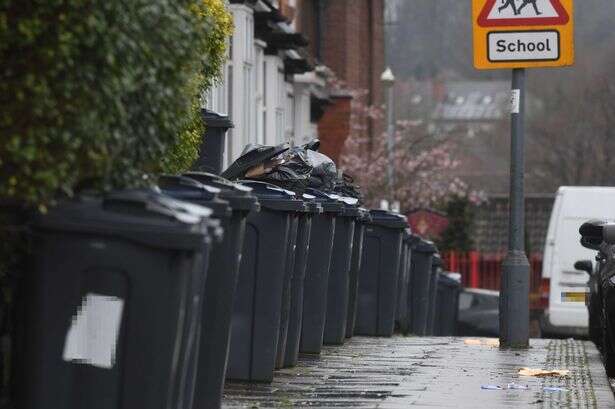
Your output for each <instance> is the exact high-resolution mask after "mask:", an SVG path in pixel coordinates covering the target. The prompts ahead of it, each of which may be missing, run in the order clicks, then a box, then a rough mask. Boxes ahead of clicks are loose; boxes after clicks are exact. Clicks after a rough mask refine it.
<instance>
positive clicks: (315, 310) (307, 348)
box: [299, 189, 344, 354]
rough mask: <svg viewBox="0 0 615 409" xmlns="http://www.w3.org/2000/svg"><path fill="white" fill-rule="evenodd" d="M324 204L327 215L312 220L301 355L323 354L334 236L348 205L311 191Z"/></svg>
mask: <svg viewBox="0 0 615 409" xmlns="http://www.w3.org/2000/svg"><path fill="white" fill-rule="evenodd" d="M306 193H308V194H310V195H312V196H315V197H316V199H315V200H316V201H317V202H318V203H320V204H321V205H322V208H323V213H322V214H320V215H316V216H315V217H314V218H313V219H312V234H311V237H310V249H309V252H308V257H307V267H306V272H305V281H304V293H303V322H302V325H301V341H300V343H299V352H302V353H307V354H320V351H321V349H322V341H323V336H324V332H325V319H326V313H327V288H328V285H329V271H330V267H331V254H332V252H333V237H334V235H335V228H336V222H337V220H336V219H337V217H338V216H339V215H340V214H341V212H342V211H343V209H344V204H343V203H342V202H340V201H338V200H336V199H334V198H333V197H331V196H330V195H328V194H326V193H324V192H321V191H319V190H315V189H307V192H306Z"/></svg>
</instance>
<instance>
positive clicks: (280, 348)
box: [275, 206, 307, 369]
mask: <svg viewBox="0 0 615 409" xmlns="http://www.w3.org/2000/svg"><path fill="white" fill-rule="evenodd" d="M306 211H307V206H305V208H304V209H303V210H302V211H301V213H299V212H296V213H292V214H291V216H290V230H289V235H288V247H287V250H286V251H287V254H286V266H285V267H284V282H283V284H282V285H283V287H282V303H281V305H280V327H279V329H278V343H277V349H276V360H275V369H280V368H282V367H283V365H284V354H285V353H286V340H287V339H288V325H289V320H290V308H291V286H292V279H293V270H294V268H295V259H296V253H297V251H296V250H297V233H298V230H299V220H300V219H301V216H300V214H301V215H305V212H306Z"/></svg>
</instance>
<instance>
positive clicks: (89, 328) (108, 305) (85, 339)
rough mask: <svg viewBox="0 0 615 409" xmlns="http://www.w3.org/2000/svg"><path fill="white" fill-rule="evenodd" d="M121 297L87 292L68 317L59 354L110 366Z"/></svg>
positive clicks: (113, 358)
mask: <svg viewBox="0 0 615 409" xmlns="http://www.w3.org/2000/svg"><path fill="white" fill-rule="evenodd" d="M123 309H124V300H122V299H121V298H117V297H113V296H109V295H101V294H93V293H88V294H87V295H86V296H85V297H83V301H82V303H81V305H80V306H79V308H78V309H77V314H76V315H74V316H73V317H72V323H71V326H70V328H69V330H68V333H67V334H66V342H65V344H64V353H63V355H62V358H63V359H64V360H65V361H68V362H79V363H81V364H87V365H91V366H95V367H98V368H105V369H111V368H113V366H114V365H115V352H116V348H117V341H118V336H119V332H120V324H121V323H122V311H123Z"/></svg>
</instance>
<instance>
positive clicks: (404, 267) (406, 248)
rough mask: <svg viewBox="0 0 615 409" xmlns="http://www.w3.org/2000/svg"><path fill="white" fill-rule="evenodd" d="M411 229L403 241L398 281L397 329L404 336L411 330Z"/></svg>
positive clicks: (407, 230) (406, 232)
mask: <svg viewBox="0 0 615 409" xmlns="http://www.w3.org/2000/svg"><path fill="white" fill-rule="evenodd" d="M411 238H412V233H411V231H410V229H409V228H408V229H406V230H405V231H404V236H403V241H402V247H401V248H402V255H401V261H400V263H399V277H398V280H397V312H396V313H395V324H396V327H397V328H398V329H399V331H400V332H401V333H402V334H407V333H408V330H409V324H410V318H409V311H408V285H409V283H410V260H411V258H412V250H411V240H410V239H411Z"/></svg>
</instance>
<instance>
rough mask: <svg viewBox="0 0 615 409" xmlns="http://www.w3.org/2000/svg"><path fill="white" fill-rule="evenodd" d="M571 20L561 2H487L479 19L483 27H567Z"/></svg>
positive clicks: (499, 0) (489, 0)
mask: <svg viewBox="0 0 615 409" xmlns="http://www.w3.org/2000/svg"><path fill="white" fill-rule="evenodd" d="M569 20H570V16H569V15H568V12H566V9H565V8H564V7H563V6H562V4H561V1H560V0H487V2H486V3H485V6H484V7H483V9H482V11H481V13H480V15H479V17H478V25H479V26H481V27H508V26H512V27H518V26H553V25H565V24H567V23H568V21H569Z"/></svg>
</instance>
